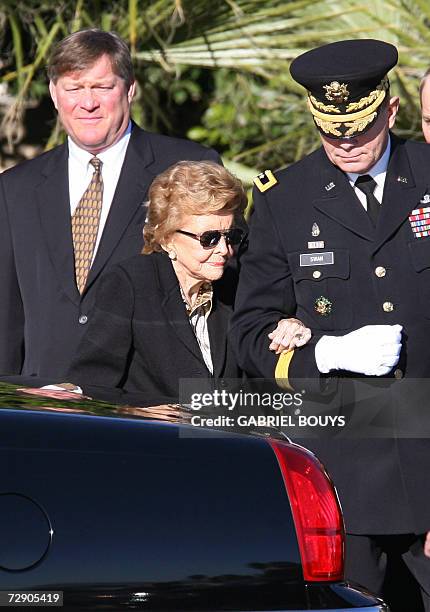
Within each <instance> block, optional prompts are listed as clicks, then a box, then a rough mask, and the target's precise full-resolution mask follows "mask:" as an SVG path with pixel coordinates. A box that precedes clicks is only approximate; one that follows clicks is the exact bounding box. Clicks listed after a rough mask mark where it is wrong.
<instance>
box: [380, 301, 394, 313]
mask: <svg viewBox="0 0 430 612" xmlns="http://www.w3.org/2000/svg"><path fill="white" fill-rule="evenodd" d="M382 310H383V311H384V312H393V310H394V304H393V302H384V303H383V304H382Z"/></svg>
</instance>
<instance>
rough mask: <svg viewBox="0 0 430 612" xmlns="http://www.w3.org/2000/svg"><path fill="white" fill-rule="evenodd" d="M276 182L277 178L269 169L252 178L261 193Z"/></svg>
mask: <svg viewBox="0 0 430 612" xmlns="http://www.w3.org/2000/svg"><path fill="white" fill-rule="evenodd" d="M277 182H278V180H277V179H276V178H275V177H274V175H273V172H272V171H271V170H265V171H264V172H262V173H261V174H259V175H258V176H256V177H255V179H254V185H255V186H256V187H257V189H258V190H259V191H261V193H263V192H264V191H267V190H268V189H270V188H271V187H273V185H276V183H277Z"/></svg>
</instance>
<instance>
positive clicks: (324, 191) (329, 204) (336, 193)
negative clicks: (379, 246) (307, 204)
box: [313, 149, 374, 240]
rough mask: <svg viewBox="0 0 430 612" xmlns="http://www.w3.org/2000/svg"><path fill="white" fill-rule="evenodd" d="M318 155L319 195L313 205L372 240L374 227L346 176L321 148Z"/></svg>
mask: <svg viewBox="0 0 430 612" xmlns="http://www.w3.org/2000/svg"><path fill="white" fill-rule="evenodd" d="M320 157H321V162H320V165H321V167H322V169H321V188H320V191H321V197H320V198H317V199H316V200H314V202H313V205H314V207H315V208H316V209H317V210H319V211H320V212H322V213H323V214H324V215H326V216H327V217H330V219H333V221H336V222H337V223H339V224H340V225H343V226H344V227H346V228H347V229H348V230H350V231H351V232H354V233H355V234H358V235H359V236H361V237H362V238H365V239H366V240H373V238H374V229H373V227H372V224H371V222H370V219H369V217H368V216H367V213H366V211H365V210H364V208H363V206H362V205H361V204H360V201H359V200H358V198H357V196H356V195H355V193H354V190H353V189H352V187H351V185H350V184H349V181H348V177H347V176H346V175H345V174H344V173H343V172H342V171H341V170H339V168H337V167H336V166H334V165H333V164H332V163H331V162H330V161H329V160H328V158H327V156H326V154H325V153H324V151H323V149H321V156H320Z"/></svg>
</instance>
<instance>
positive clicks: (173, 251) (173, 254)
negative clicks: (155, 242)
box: [169, 249, 177, 261]
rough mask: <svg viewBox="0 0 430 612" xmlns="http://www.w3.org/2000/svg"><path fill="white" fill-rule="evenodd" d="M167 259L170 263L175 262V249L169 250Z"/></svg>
mask: <svg viewBox="0 0 430 612" xmlns="http://www.w3.org/2000/svg"><path fill="white" fill-rule="evenodd" d="M169 257H170V259H171V260H172V261H175V259H176V258H177V255H176V251H175V249H169Z"/></svg>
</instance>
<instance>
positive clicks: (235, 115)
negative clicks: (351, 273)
mask: <svg viewBox="0 0 430 612" xmlns="http://www.w3.org/2000/svg"><path fill="white" fill-rule="evenodd" d="M429 25H430V5H429V3H428V2H427V0H372V1H370V0H362V1H361V2H360V1H357V0H318V1H316V0H216V1H213V0H91V1H90V0H72V1H70V0H67V1H66V0H57V1H56V2H53V0H26V1H24V0H3V1H2V3H1V4H0V26H1V28H0V49H1V55H0V71H1V73H0V74H1V76H0V88H5V89H0V115H2V126H1V129H2V134H3V135H4V137H6V138H7V139H8V141H9V143H10V145H13V144H17V143H19V142H20V141H22V140H23V138H24V137H25V136H24V134H25V131H24V126H26V125H27V124H26V118H27V117H28V109H29V108H32V107H35V106H37V104H39V101H41V100H44V99H46V96H47V89H46V75H45V71H44V64H45V62H46V59H47V57H48V55H49V51H50V49H51V47H52V44H53V43H54V42H56V41H58V40H59V39H61V38H62V37H64V36H65V35H67V34H68V33H70V32H72V31H75V30H77V29H80V28H83V27H101V28H103V29H113V30H115V31H117V32H118V33H119V34H120V35H121V36H122V37H123V38H125V39H126V40H127V41H128V42H129V44H130V48H131V51H132V53H133V56H134V59H135V65H136V76H137V80H138V83H139V89H138V96H137V98H136V100H135V102H134V104H133V109H132V112H133V117H134V118H135V119H136V120H137V121H138V123H140V124H141V125H143V126H145V127H146V128H147V129H151V130H155V131H162V132H165V133H169V134H174V135H179V136H184V137H185V136H187V135H188V136H189V137H191V138H194V139H196V140H200V141H201V142H203V143H205V144H208V145H211V146H215V147H216V148H218V149H219V150H220V151H221V152H222V153H223V155H224V157H225V159H227V160H231V161H233V162H235V163H238V164H240V166H238V167H239V168H241V169H242V170H243V168H244V166H245V167H246V166H250V167H252V168H255V169H257V168H258V169H262V168H266V167H271V168H276V167H279V166H283V165H285V164H288V163H291V162H293V161H295V160H297V159H299V158H300V157H302V156H303V155H305V154H306V153H308V152H309V151H310V150H312V149H313V148H314V147H315V146H317V144H318V136H317V133H316V130H315V128H314V127H313V124H312V121H311V119H310V116H309V113H308V111H307V107H306V99H305V95H304V92H303V90H302V88H301V87H300V86H298V85H297V84H296V83H294V82H293V81H292V79H291V78H290V77H289V72H288V66H289V63H290V61H291V59H292V58H294V57H295V56H296V55H298V54H299V53H301V52H303V51H305V50H306V49H309V48H312V47H314V46H317V45H319V44H323V43H325V42H331V41H334V40H340V39H345V38H354V37H374V38H380V39H383V40H387V41H390V42H393V43H394V44H396V45H397V47H398V48H399V51H400V63H399V66H398V68H396V70H394V71H393V73H392V77H391V80H392V85H393V91H394V92H395V93H399V94H400V95H401V99H402V108H401V114H400V117H399V122H398V128H399V129H398V131H400V132H401V133H402V134H404V135H407V136H412V137H420V122H419V101H418V94H417V92H418V85H419V79H420V77H421V75H422V74H423V72H424V71H425V69H426V68H427V63H428V62H429V53H428V48H429V43H430V29H429ZM5 92H6V93H5ZM2 94H3V98H2V97H1V95H2ZM11 97H12V100H13V103H12V104H10V100H11ZM49 120H50V126H51V127H50V128H49V129H51V128H52V132H50V131H49V130H48V129H47V130H46V138H45V143H44V144H46V145H47V146H52V145H53V144H55V143H56V142H58V141H59V139H61V137H62V136H61V131H60V129H59V126H55V125H54V122H53V121H52V119H51V118H49ZM27 127H28V126H27ZM242 170H241V171H242ZM255 171H256V170H253V172H255ZM243 175H244V176H245V175H247V173H246V172H243Z"/></svg>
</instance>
